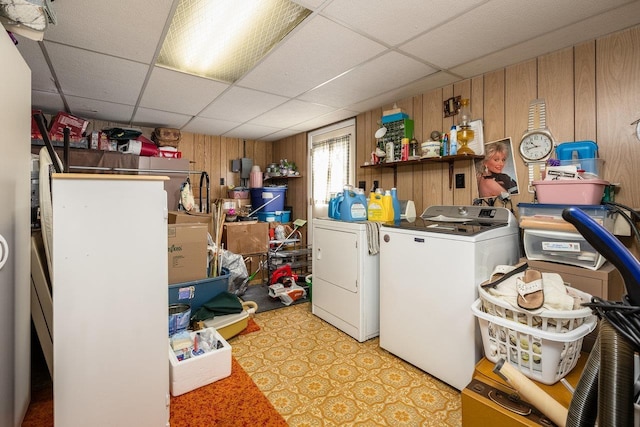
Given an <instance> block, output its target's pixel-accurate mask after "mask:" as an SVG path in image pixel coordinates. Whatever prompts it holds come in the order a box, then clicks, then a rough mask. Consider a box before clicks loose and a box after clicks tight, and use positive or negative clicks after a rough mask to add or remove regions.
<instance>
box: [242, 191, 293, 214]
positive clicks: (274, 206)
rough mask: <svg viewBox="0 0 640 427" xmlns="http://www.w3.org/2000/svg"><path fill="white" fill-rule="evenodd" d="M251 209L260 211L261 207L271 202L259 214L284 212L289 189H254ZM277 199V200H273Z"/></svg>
mask: <svg viewBox="0 0 640 427" xmlns="http://www.w3.org/2000/svg"><path fill="white" fill-rule="evenodd" d="M250 191H251V207H252V208H253V209H258V208H260V206H262V205H264V204H265V203H267V202H269V204H268V205H266V206H265V207H263V208H260V210H259V212H274V211H282V210H284V198H285V194H286V192H287V187H262V188H252V189H251V190H250ZM273 199H275V200H273Z"/></svg>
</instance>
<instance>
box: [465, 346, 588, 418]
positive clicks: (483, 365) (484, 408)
mask: <svg viewBox="0 0 640 427" xmlns="http://www.w3.org/2000/svg"><path fill="white" fill-rule="evenodd" d="M588 356H589V355H588V354H586V353H582V354H581V355H580V359H578V363H577V364H576V367H575V369H573V370H572V371H571V372H570V373H569V374H568V375H567V376H566V377H565V379H566V380H567V381H568V382H569V384H571V386H572V387H576V386H577V385H578V381H579V380H580V375H581V374H582V370H583V369H584V366H585V364H586V360H587V358H588ZM494 366H495V364H494V363H492V362H490V361H489V360H487V359H486V358H482V359H481V360H480V361H479V362H478V363H477V364H476V368H475V371H474V374H473V380H472V381H471V383H469V385H468V386H467V387H466V388H465V389H464V390H462V425H463V427H485V426H506V425H509V426H539V425H551V424H550V422H549V421H548V419H547V420H546V421H547V424H541V423H540V422H539V421H538V419H537V418H538V415H540V413H539V411H537V410H536V409H535V408H534V410H533V411H532V412H533V413H532V414H530V415H526V416H523V415H519V414H517V413H515V412H513V411H511V410H509V409H506V408H505V407H503V406H501V405H499V404H497V403H496V402H494V401H493V400H491V399H490V398H488V397H486V392H487V391H488V390H489V389H490V388H494V389H497V390H498V391H499V392H501V393H502V394H503V395H505V396H509V395H511V394H513V393H514V392H515V390H514V389H513V388H512V387H511V386H510V385H509V384H508V383H506V382H505V381H504V380H503V379H502V378H500V377H499V376H498V375H497V374H495V373H494V372H493V368H494ZM533 382H534V384H536V385H537V386H538V387H540V388H541V389H542V390H543V391H545V392H546V393H548V394H549V395H551V397H553V398H554V399H555V400H557V401H558V402H559V403H560V404H561V405H562V406H564V407H566V408H568V407H569V404H570V403H571V399H572V395H571V393H570V392H569V390H567V389H566V387H565V386H564V385H563V384H562V383H560V382H557V383H556V384H554V385H546V384H542V383H540V382H537V381H533ZM520 403H521V404H524V405H526V406H530V405H529V404H528V403H527V402H525V401H524V400H522V401H520Z"/></svg>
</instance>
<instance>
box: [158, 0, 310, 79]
mask: <svg viewBox="0 0 640 427" xmlns="http://www.w3.org/2000/svg"><path fill="white" fill-rule="evenodd" d="M310 13H311V11H310V10H308V9H305V8H304V7H302V6H299V5H297V4H295V3H292V2H291V1H289V0H181V1H180V3H179V4H178V7H177V9H176V13H175V15H174V17H173V21H172V22H171V26H170V27H169V31H168V32H167V36H166V38H165V40H164V44H163V45H162V49H161V51H160V55H159V56H158V61H157V64H158V65H160V66H164V67H167V68H171V69H174V70H178V71H183V72H186V73H189V74H195V75H198V76H202V77H208V78H211V79H215V80H220V81H223V82H227V83H233V82H235V81H236V80H238V79H239V78H240V77H242V75H244V74H245V73H246V72H247V71H248V70H249V69H250V68H252V67H253V66H254V65H255V64H256V63H257V62H258V61H259V60H260V59H261V58H262V57H263V56H264V55H265V54H266V53H267V52H269V50H270V49H271V48H273V46H274V45H275V44H276V43H278V42H279V41H280V40H282V38H283V37H284V36H286V35H287V34H288V33H289V32H290V31H291V30H293V29H294V28H295V27H296V26H297V25H298V24H299V23H300V22H302V21H303V20H304V19H305V18H306V17H307V16H308V15H309V14H310Z"/></svg>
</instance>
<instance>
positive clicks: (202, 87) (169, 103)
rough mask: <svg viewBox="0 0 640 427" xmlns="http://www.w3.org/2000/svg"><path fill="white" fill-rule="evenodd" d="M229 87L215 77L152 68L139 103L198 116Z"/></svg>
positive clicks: (156, 108)
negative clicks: (214, 78) (208, 77)
mask: <svg viewBox="0 0 640 427" xmlns="http://www.w3.org/2000/svg"><path fill="white" fill-rule="evenodd" d="M228 87H229V85H228V84H226V83H221V82H218V81H215V80H211V79H205V78H203V77H198V76H193V75H191V74H185V73H180V72H178V71H173V70H168V69H166V68H162V67H153V71H152V72H151V78H150V79H149V82H148V83H147V86H146V88H145V90H144V94H143V95H142V99H141V100H140V105H141V106H142V107H147V108H152V109H154V110H163V111H173V112H174V113H181V114H187V115H190V116H195V115H197V114H198V113H199V112H200V111H202V109H203V108H205V107H206V106H207V105H209V103H210V102H211V101H212V100H214V99H215V98H216V97H217V96H218V95H220V94H221V93H222V92H224V91H225V89H227V88H228Z"/></svg>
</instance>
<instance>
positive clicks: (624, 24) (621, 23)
mask: <svg viewBox="0 0 640 427" xmlns="http://www.w3.org/2000/svg"><path fill="white" fill-rule="evenodd" d="M638 16H640V2H638V1H636V2H633V3H629V4H626V5H624V6H622V7H619V8H615V9H612V10H610V11H608V12H606V13H603V14H600V15H597V16H594V17H591V18H588V19H585V20H582V21H580V22H577V23H575V24H572V25H567V26H565V27H563V28H561V29H559V30H556V31H552V32H549V33H546V34H544V35H542V36H540V37H536V38H534V39H531V40H527V41H525V42H524V43H519V44H517V45H514V46H510V47H508V48H506V49H503V50H500V51H498V52H494V53H491V54H489V55H486V56H483V57H482V58H479V59H477V60H475V61H470V62H467V63H465V64H462V65H460V66H459V67H454V68H452V69H451V72H452V73H455V74H457V75H460V76H462V77H471V76H476V75H479V74H483V73H486V72H489V71H493V70H497V69H499V68H503V67H506V66H509V65H513V64H516V63H518V62H521V61H525V60H527V59H530V58H535V57H537V56H539V55H544V54H546V53H549V52H550V51H555V50H558V49H562V48H565V47H569V46H573V45H575V44H580V43H582V42H584V41H587V40H590V39H591V40H594V39H596V38H598V37H601V36H604V35H606V34H609V33H611V32H615V31H619V30H622V29H624V28H628V27H630V26H632V25H636V24H637V21H638V18H637V17H638ZM595 29H597V30H595ZM550 46H553V48H552V49H550V48H549V47H550Z"/></svg>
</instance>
